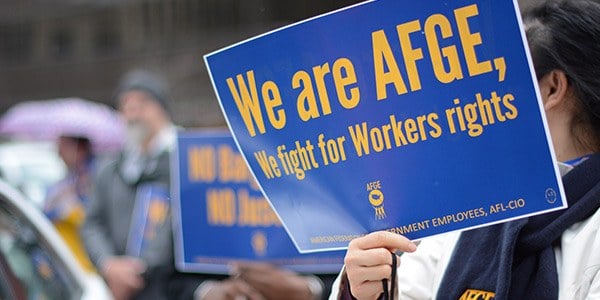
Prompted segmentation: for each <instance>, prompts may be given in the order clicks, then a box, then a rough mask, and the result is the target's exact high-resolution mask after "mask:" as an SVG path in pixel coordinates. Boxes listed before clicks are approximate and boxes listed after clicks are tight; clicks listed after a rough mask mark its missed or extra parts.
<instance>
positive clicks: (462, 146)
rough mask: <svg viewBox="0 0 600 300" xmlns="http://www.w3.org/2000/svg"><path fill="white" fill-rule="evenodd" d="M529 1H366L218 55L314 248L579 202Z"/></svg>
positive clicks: (257, 145) (259, 149)
mask: <svg viewBox="0 0 600 300" xmlns="http://www.w3.org/2000/svg"><path fill="white" fill-rule="evenodd" d="M525 45H526V43H525V40H524V36H523V31H522V28H521V24H520V18H519V17H518V12H517V5H516V1H510V0H501V1H500V0H487V1H483V0H481V1H477V0H458V1H399V0H380V1H370V2H365V3H362V4H359V5H356V6H353V7H350V8H347V9H343V10H340V11H336V12H333V13H330V14H327V15H323V16H320V17H316V18H313V19H310V20H307V21H304V22H301V23H298V24H295V25H292V26H288V27H285V28H282V29H280V30H276V31H273V32H270V33H268V34H265V35H262V36H259V37H256V38H254V39H251V40H248V41H245V42H242V43H239V44H236V45H233V46H230V47H228V48H226V49H222V50H219V51H217V52H214V53H211V54H208V55H206V56H205V62H206V65H207V66H208V68H209V72H210V75H211V79H212V82H213V86H214V88H215V91H216V93H217V96H218V98H219V102H220V104H221V107H222V110H223V112H224V114H225V116H226V119H227V121H228V124H229V127H230V129H231V130H232V132H233V135H234V138H235V139H236V142H237V144H238V145H239V147H240V149H241V151H242V153H243V155H244V157H245V159H246V160H247V162H248V164H249V165H250V167H251V170H252V172H253V173H254V175H255V176H256V178H257V180H258V182H259V184H260V186H261V188H262V189H263V191H264V192H265V195H266V196H267V198H268V200H269V201H270V202H271V203H272V205H273V207H274V208H275V210H276V212H277V214H278V215H279V216H280V217H281V219H282V220H283V223H284V225H285V228H286V229H287V230H288V232H289V233H290V235H291V237H292V239H293V240H294V243H295V244H296V246H297V247H298V248H299V250H300V251H301V252H303V251H304V252H309V251H318V250H331V249H343V248H345V247H347V244H348V241H349V240H351V239H352V238H354V237H356V236H359V235H362V234H365V233H367V232H371V231H375V230H389V231H392V232H397V233H400V234H404V235H406V236H407V237H409V238H411V239H419V238H422V237H425V236H429V235H435V234H439V233H443V232H447V231H453V230H459V229H465V228H473V227H478V226H483V225H486V224H492V223H497V222H501V221H506V220H510V219H514V218H518V217H522V216H528V215H533V214H538V213H542V212H548V211H552V210H557V209H561V208H564V207H565V206H566V202H565V199H564V192H563V190H562V184H561V183H560V176H559V175H558V170H557V168H556V166H555V164H554V154H553V152H552V149H551V147H550V145H551V143H550V141H549V138H548V130H547V126H546V124H545V119H544V116H543V114H542V112H541V111H542V107H541V105H540V101H539V95H538V94H537V92H536V91H537V90H536V84H537V83H536V81H535V76H534V75H533V74H532V72H533V71H532V69H531V64H530V58H529V53H528V51H527V49H526V46H525Z"/></svg>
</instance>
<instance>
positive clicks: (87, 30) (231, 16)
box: [0, 0, 532, 126]
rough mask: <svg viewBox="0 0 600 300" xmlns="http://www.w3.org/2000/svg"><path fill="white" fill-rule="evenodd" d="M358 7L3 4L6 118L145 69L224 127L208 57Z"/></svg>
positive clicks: (99, 95)
mask: <svg viewBox="0 0 600 300" xmlns="http://www.w3.org/2000/svg"><path fill="white" fill-rule="evenodd" d="M531 1H532V0H527V1H520V2H531ZM356 2H359V1H357V0H304V1H282V0H2V1H0V113H1V112H4V111H5V110H6V109H7V108H8V107H9V106H10V105H12V104H14V103H16V102H18V101H23V100H34V99H48V98H55V97H68V96H78V97H83V98H88V99H91V100H97V101H102V102H106V103H109V104H112V97H111V96H112V91H113V88H114V87H115V85H116V83H117V80H118V78H119V76H120V75H121V74H122V73H124V72H126V71H127V70H129V69H130V68H132V67H145V68H148V69H153V70H156V71H160V72H162V73H163V74H164V75H165V77H166V78H167V79H168V80H169V82H170V83H171V86H172V88H173V93H174V99H175V103H174V105H173V112H174V115H175V120H176V122H177V123H179V124H180V125H183V126H216V125H223V124H224V119H223V117H222V114H221V111H220V109H219V107H218V103H217V101H216V97H215V96H214V92H213V90H212V87H211V85H210V82H209V78H208V74H207V71H206V68H205V67H204V62H203V58H202V56H203V55H204V54H206V53H210V52H212V51H214V50H217V49H219V48H222V47H224V46H227V45H229V44H232V43H234V42H238V41H241V40H243V39H246V38H248V37H251V36H254V35H256V34H259V33H263V32H266V31H268V30H270V29H274V28H277V27H279V26H282V25H284V24H289V23H292V22H294V21H298V20H301V19H304V18H307V17H311V16H314V15H317V14H320V13H323V12H326V11H331V10H334V9H336V8H340V7H343V6H347V5H350V4H353V3H356Z"/></svg>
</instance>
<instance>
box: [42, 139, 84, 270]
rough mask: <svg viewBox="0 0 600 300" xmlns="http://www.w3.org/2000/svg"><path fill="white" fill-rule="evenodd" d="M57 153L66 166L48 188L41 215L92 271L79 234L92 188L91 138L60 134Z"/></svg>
mask: <svg viewBox="0 0 600 300" xmlns="http://www.w3.org/2000/svg"><path fill="white" fill-rule="evenodd" d="M57 146H58V147H57V148H58V154H59V156H60V158H61V159H62V160H63V162H64V163H65V166H66V167H67V175H66V176H65V178H64V179H62V180H60V181H59V182H58V183H56V184H55V185H53V186H52V187H50V189H49V190H48V193H47V195H46V200H45V201H44V207H43V211H44V214H46V216H47V217H48V218H49V219H50V221H52V223H53V224H54V226H55V227H56V229H57V231H58V232H59V234H60V235H61V236H62V238H63V239H64V240H65V242H66V244H67V245H68V246H69V248H70V249H71V251H72V252H73V254H74V255H75V258H76V259H77V261H78V262H79V264H80V265H81V266H82V267H83V269H84V270H86V271H90V272H91V271H94V266H93V265H92V263H91V262H90V260H89V258H88V255H87V252H86V251H85V248H84V246H83V242H82V241H81V237H80V236H79V229H80V227H81V225H82V224H83V222H84V219H85V214H86V213H85V211H86V206H87V204H88V202H89V196H90V194H91V189H92V177H93V170H94V154H93V152H92V145H91V143H90V140H89V139H88V138H86V137H79V136H61V137H59V139H58V142H57Z"/></svg>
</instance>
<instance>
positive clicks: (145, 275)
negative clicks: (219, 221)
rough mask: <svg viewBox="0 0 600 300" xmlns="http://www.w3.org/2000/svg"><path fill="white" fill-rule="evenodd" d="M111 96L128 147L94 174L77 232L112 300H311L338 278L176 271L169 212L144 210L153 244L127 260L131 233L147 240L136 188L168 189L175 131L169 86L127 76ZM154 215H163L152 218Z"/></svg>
mask: <svg viewBox="0 0 600 300" xmlns="http://www.w3.org/2000/svg"><path fill="white" fill-rule="evenodd" d="M115 97H116V101H117V103H118V107H119V111H120V113H121V114H122V116H123V117H124V118H125V120H126V122H127V142H126V145H125V148H124V150H123V151H122V153H121V154H120V156H119V157H118V159H116V161H114V162H113V163H110V164H108V165H107V166H106V167H105V168H102V170H99V173H98V176H97V180H96V181H95V192H94V195H93V197H92V198H91V202H90V206H89V209H88V217H87V219H86V222H85V224H84V226H83V228H82V236H83V239H84V242H85V245H86V248H87V250H88V252H89V255H90V258H91V260H92V262H93V263H94V265H95V266H96V268H97V269H98V270H99V272H100V274H102V276H103V277H104V279H105V280H106V282H107V284H108V286H109V288H110V289H111V291H112V293H113V295H114V297H115V299H117V300H122V299H196V300H199V299H215V300H218V299H239V297H245V298H247V299H306V300H313V299H322V298H323V299H324V298H325V297H326V296H327V295H328V294H329V289H328V287H329V286H330V285H331V283H332V282H333V280H334V279H335V277H336V275H337V274H330V275H324V276H320V278H321V279H319V277H317V276H312V275H307V276H301V275H299V274H297V273H294V272H291V271H287V270H283V269H281V268H278V267H276V266H273V265H270V264H263V263H238V264H236V265H235V268H234V272H233V274H232V276H224V275H216V274H190V273H181V272H178V271H176V269H175V263H174V256H173V246H174V244H173V233H172V227H171V218H170V209H151V210H149V211H148V212H149V214H148V215H149V217H148V219H157V220H160V222H159V223H160V224H155V226H154V227H153V228H154V230H153V231H154V232H153V233H152V234H151V236H153V240H152V242H151V243H150V244H148V245H144V247H145V248H144V250H143V251H142V253H135V254H132V253H131V252H130V251H129V248H131V247H130V246H131V245H128V243H131V240H135V239H132V238H131V237H132V231H133V233H134V235H135V231H140V230H144V232H143V233H141V234H143V235H144V236H147V235H148V233H147V232H146V230H145V229H140V228H137V227H136V226H137V225H136V221H137V220H136V217H134V216H135V215H136V207H139V205H137V206H136V201H138V199H139V194H140V190H141V189H143V188H144V187H147V186H148V185H152V186H155V187H162V188H163V190H164V191H167V195H168V191H170V189H169V186H170V179H169V178H170V174H169V171H170V170H169V162H170V159H169V155H170V153H171V151H172V150H173V149H174V147H175V144H176V137H177V128H176V126H175V125H174V124H173V123H172V121H171V115H170V112H169V107H168V99H169V98H168V89H167V85H166V83H165V82H164V81H163V80H162V79H161V78H159V77H158V76H157V75H155V74H152V73H148V72H145V71H134V72H132V73H129V74H128V75H126V76H125V77H124V79H123V80H122V82H121V84H120V86H119V87H118V89H117V93H116V96H115ZM136 198H137V199H136ZM168 198H169V199H170V197H168ZM157 207H160V206H157ZM150 211H152V212H150ZM157 212H158V213H157ZM165 212H167V213H166V215H164V213H165ZM156 214H159V215H160V214H163V215H162V216H161V217H158V218H156V217H151V216H152V215H156Z"/></svg>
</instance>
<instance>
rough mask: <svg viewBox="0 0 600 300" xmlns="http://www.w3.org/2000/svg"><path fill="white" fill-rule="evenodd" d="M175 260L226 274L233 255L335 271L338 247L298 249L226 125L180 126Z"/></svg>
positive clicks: (295, 267)
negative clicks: (215, 127) (186, 129)
mask: <svg viewBox="0 0 600 300" xmlns="http://www.w3.org/2000/svg"><path fill="white" fill-rule="evenodd" d="M172 165H173V166H174V170H173V172H172V176H173V216H174V220H175V222H174V224H175V244H176V245H175V251H176V254H175V256H176V257H175V260H176V265H177V267H178V268H179V269H180V270H182V271H188V272H206V273H221V274H227V273H228V271H229V263H231V262H232V261H234V260H250V261H263V262H270V263H274V264H277V265H280V266H281V267H284V268H287V269H291V270H294V271H298V272H306V273H338V272H339V271H340V269H341V267H342V264H343V257H344V254H345V253H344V252H343V251H337V252H328V253H317V254H300V253H299V252H298V250H297V249H296V247H295V246H294V244H293V243H292V240H291V239H290V237H289V236H288V235H287V233H286V231H285V230H284V228H283V227H282V225H281V222H280V221H279V219H278V218H277V215H276V214H275V213H274V212H273V210H272V209H271V207H270V205H269V203H268V202H267V200H266V199H265V198H264V196H263V195H262V193H261V191H260V189H259V188H258V186H257V185H256V182H255V181H254V178H253V177H252V174H251V173H250V170H249V169H248V166H247V165H246V163H245V161H244V159H243V158H242V156H241V154H240V153H239V152H238V150H237V146H236V145H235V142H234V141H233V138H232V137H231V134H230V133H229V132H228V131H211V132H207V131H197V132H180V133H179V135H178V143H177V152H176V155H175V156H174V160H173V164H172Z"/></svg>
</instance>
